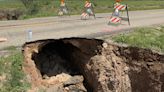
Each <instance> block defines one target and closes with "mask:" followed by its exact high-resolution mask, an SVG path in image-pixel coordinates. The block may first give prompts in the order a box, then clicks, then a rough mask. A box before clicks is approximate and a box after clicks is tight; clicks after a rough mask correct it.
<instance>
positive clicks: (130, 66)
mask: <svg viewBox="0 0 164 92" xmlns="http://www.w3.org/2000/svg"><path fill="white" fill-rule="evenodd" d="M23 54H24V66H23V69H24V71H25V72H26V74H28V75H29V76H30V79H29V80H30V81H31V83H32V86H33V87H36V86H40V85H44V86H46V87H48V90H51V91H47V92H162V91H164V78H163V76H164V55H163V54H159V53H156V52H153V51H151V50H149V49H142V48H138V47H123V46H120V45H114V44H110V43H107V42H105V41H103V40H98V39H86V38H65V39H57V40H55V39H47V40H39V41H34V42H28V43H26V44H25V45H24V46H23ZM47 85H48V86H47ZM52 90H53V91H52Z"/></svg>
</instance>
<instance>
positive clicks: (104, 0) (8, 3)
mask: <svg viewBox="0 0 164 92" xmlns="http://www.w3.org/2000/svg"><path fill="white" fill-rule="evenodd" d="M114 1H115V0H91V2H92V3H93V4H94V7H95V9H94V10H95V12H96V13H106V12H111V11H113V3H114ZM122 3H123V4H128V7H129V10H148V9H164V0H123V2H122ZM66 4H67V6H68V8H69V10H70V12H71V14H81V12H82V9H83V7H84V0H66ZM59 6H60V0H0V10H1V9H2V10H14V9H16V10H19V11H23V13H24V14H23V16H21V19H25V18H32V17H44V16H56V15H57V11H58V9H59Z"/></svg>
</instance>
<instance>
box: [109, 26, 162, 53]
mask: <svg viewBox="0 0 164 92" xmlns="http://www.w3.org/2000/svg"><path fill="white" fill-rule="evenodd" d="M134 30H135V31H134V32H131V33H129V34H120V35H117V36H114V37H112V39H113V40H114V41H115V42H118V43H125V44H128V45H131V46H137V47H142V48H150V49H153V50H156V51H160V52H164V26H160V27H149V28H136V29H134Z"/></svg>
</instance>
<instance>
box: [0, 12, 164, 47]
mask: <svg viewBox="0 0 164 92" xmlns="http://www.w3.org/2000/svg"><path fill="white" fill-rule="evenodd" d="M110 15H111V14H110V13H103V14H96V17H97V18H96V19H93V18H91V19H89V20H80V15H74V16H70V17H69V16H65V17H47V18H34V19H29V20H17V21H1V22H0V37H6V38H7V39H8V41H6V42H1V43H0V48H4V47H7V46H21V45H22V44H23V43H25V42H26V41H28V39H27V31H28V30H32V32H33V38H32V40H39V39H54V38H64V37H84V36H87V37H88V36H89V37H96V36H101V35H105V34H111V33H112V32H118V31H125V30H129V29H131V28H134V27H141V26H150V25H154V24H164V9H159V10H146V11H131V12H129V15H130V21H131V25H130V26H129V25H128V23H127V22H126V21H123V22H122V25H120V26H117V27H116V26H111V25H107V23H108V21H109V17H110ZM123 16H125V14H123Z"/></svg>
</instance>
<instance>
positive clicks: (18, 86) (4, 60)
mask: <svg viewBox="0 0 164 92" xmlns="http://www.w3.org/2000/svg"><path fill="white" fill-rule="evenodd" d="M13 48H14V47H12V48H9V49H8V50H10V49H11V50H14V49H13ZM22 63H23V58H22V54H21V52H18V51H16V52H15V53H13V54H12V55H10V56H7V57H0V92H26V90H27V89H28V88H30V84H29V83H28V82H27V80H26V76H25V74H24V73H23V71H22Z"/></svg>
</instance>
